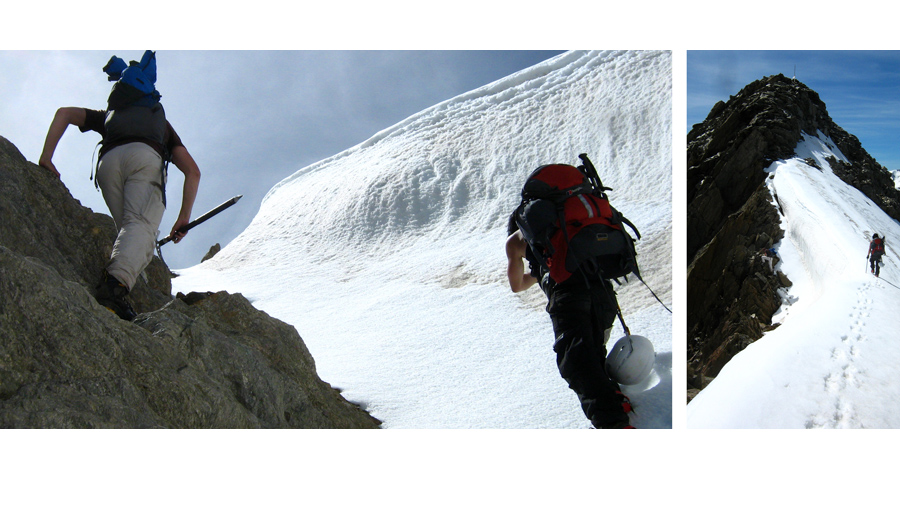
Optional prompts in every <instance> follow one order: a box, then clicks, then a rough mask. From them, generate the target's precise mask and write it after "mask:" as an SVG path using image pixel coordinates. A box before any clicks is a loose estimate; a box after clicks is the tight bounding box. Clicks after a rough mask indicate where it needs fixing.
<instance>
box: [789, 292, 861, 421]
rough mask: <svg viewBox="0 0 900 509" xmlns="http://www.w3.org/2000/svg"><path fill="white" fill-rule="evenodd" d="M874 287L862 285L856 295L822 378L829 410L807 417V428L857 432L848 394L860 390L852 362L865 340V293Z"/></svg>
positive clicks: (857, 419) (854, 363)
mask: <svg viewBox="0 0 900 509" xmlns="http://www.w3.org/2000/svg"><path fill="white" fill-rule="evenodd" d="M878 286H879V285H878V284H877V283H869V282H867V283H864V284H863V285H862V286H860V287H859V289H858V290H857V291H856V295H857V302H856V304H855V305H854V306H853V308H852V310H851V312H850V329H849V332H847V333H845V334H842V335H841V344H840V345H839V346H836V347H834V348H833V349H832V350H831V362H832V365H831V370H830V372H829V374H828V375H827V376H826V377H825V380H824V388H825V391H826V392H827V394H828V395H829V396H831V398H830V400H831V403H830V406H829V407H828V408H825V409H823V410H822V411H821V412H819V413H817V414H814V415H811V416H810V417H809V419H808V420H807V424H806V427H807V428H861V427H864V426H862V423H861V422H860V420H859V418H858V416H857V415H856V412H855V410H854V407H853V404H852V403H851V401H852V400H853V398H848V397H846V395H847V392H848V391H852V390H855V389H860V388H861V387H862V386H863V385H864V377H865V371H863V370H860V369H859V368H858V367H857V365H856V361H857V360H858V359H859V357H860V354H861V344H862V343H865V342H866V341H867V340H868V338H867V337H866V334H865V329H866V319H867V318H868V317H869V314H870V308H871V305H872V298H871V297H868V296H867V295H868V293H869V292H868V290H869V289H870V288H873V287H878Z"/></svg>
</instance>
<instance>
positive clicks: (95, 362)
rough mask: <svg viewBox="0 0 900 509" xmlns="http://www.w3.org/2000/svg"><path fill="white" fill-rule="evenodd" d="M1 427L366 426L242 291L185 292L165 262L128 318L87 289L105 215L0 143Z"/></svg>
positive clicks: (98, 260)
mask: <svg viewBox="0 0 900 509" xmlns="http://www.w3.org/2000/svg"><path fill="white" fill-rule="evenodd" d="M0 213H2V217H3V221H2V222H0V427H18V428H50V427H54V428H55V427H77V428H84V427H90V428H106V427H116V428H146V427H165V428H235V427H262V428H289V427H296V428H374V427H378V426H379V425H380V423H379V421H378V420H377V419H374V418H372V417H371V416H369V415H368V414H367V413H366V412H365V411H363V410H362V409H360V408H359V407H358V406H356V405H354V404H351V403H349V402H348V401H346V400H345V399H344V398H343V397H341V396H340V394H339V393H338V391H337V390H335V389H333V388H332V387H331V386H330V385H328V384H327V383H325V382H323V381H321V380H320V379H319V378H318V376H317V375H316V371H315V362H314V360H313V358H312V356H311V355H310V354H309V351H308V350H307V349H306V346H305V345H304V344H303V340H302V339H301V338H300V336H299V335H298V334H297V331H296V330H295V329H294V328H293V327H291V326H289V325H287V324H285V323H283V322H281V321H279V320H276V319H274V318H271V317H269V316H268V315H267V314H265V313H263V312H261V311H258V310H256V309H254V308H253V307H252V305H250V303H249V302H248V301H247V300H246V299H245V298H244V297H242V296H241V295H229V294H227V293H225V292H221V293H217V294H190V295H188V296H182V295H179V296H178V298H175V299H173V298H172V297H171V295H170V293H171V282H170V273H169V270H168V268H167V267H166V266H165V265H164V264H163V263H162V262H160V261H159V260H154V263H153V264H152V265H151V266H150V267H149V268H148V270H147V271H145V276H146V279H143V278H142V279H141V280H140V281H139V282H138V284H137V285H136V286H135V288H134V290H133V291H132V295H131V296H132V297H133V300H134V307H135V310H136V311H138V312H139V313H141V314H139V316H138V317H137V319H136V320H135V321H134V322H126V321H123V320H120V319H119V318H118V317H116V316H115V315H114V314H113V313H111V312H109V311H108V310H107V309H106V308H104V307H102V306H100V305H99V304H98V303H97V302H96V300H95V299H94V297H93V294H92V291H93V288H94V285H96V283H97V280H98V278H99V276H100V271H102V269H103V267H104V265H105V263H106V261H107V259H108V256H109V253H110V251H111V249H112V244H113V240H114V238H115V227H114V225H113V221H112V219H111V218H109V217H108V216H104V215H102V214H95V213H93V212H91V211H90V210H89V209H86V208H84V207H81V205H80V204H78V202H77V201H75V200H74V199H73V198H72V197H71V195H70V194H69V193H68V191H67V190H66V189H65V187H64V186H63V184H62V183H61V182H60V181H59V180H58V179H56V178H55V177H53V176H52V175H51V174H50V173H49V172H47V171H46V170H44V169H42V168H39V167H37V166H36V165H34V164H31V163H28V162H27V161H25V159H24V158H23V157H22V156H21V154H20V153H19V152H18V150H16V149H15V147H14V146H12V145H11V144H10V143H9V142H8V141H7V140H5V139H3V138H0Z"/></svg>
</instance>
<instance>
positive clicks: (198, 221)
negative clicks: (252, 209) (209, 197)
mask: <svg viewBox="0 0 900 509" xmlns="http://www.w3.org/2000/svg"><path fill="white" fill-rule="evenodd" d="M243 196H244V195H242V194H239V195H237V196H235V197H234V198H232V199H230V200H228V201H226V202H225V203H223V204H221V205H219V206H218V207H216V208H214V209H212V210H210V211H209V212H207V213H206V214H203V215H202V216H200V217H198V218H197V219H194V220H193V221H191V222H190V223H188V224H186V225H184V226H182V227H181V228H179V229H178V231H180V232H182V233H184V232H187V231H188V230H190V229H191V228H193V227H195V226H197V225H199V224H201V223H203V222H204V221H206V220H207V219H209V218H211V217H213V216H214V215H216V214H218V213H219V212H222V211H223V210H225V209H227V208H228V207H230V206H232V205H234V204H235V203H237V202H238V200H240V199H241V197H243ZM173 239H174V237H172V236H171V235H169V236H168V237H166V238H164V239H162V240H160V241H159V242H157V243H156V245H157V247H159V246H163V245H165V244H167V243H169V242H170V241H171V240H173Z"/></svg>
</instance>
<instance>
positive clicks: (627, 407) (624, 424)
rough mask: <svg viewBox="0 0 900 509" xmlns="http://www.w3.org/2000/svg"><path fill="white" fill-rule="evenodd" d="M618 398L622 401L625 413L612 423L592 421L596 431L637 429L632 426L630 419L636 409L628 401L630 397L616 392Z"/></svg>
mask: <svg viewBox="0 0 900 509" xmlns="http://www.w3.org/2000/svg"><path fill="white" fill-rule="evenodd" d="M616 396H618V397H619V399H620V401H621V405H622V412H623V413H622V414H621V416H620V417H619V418H616V419H615V420H612V421H606V422H593V421H592V422H591V424H593V426H594V428H595V429H635V427H634V426H632V425H631V423H630V422H629V419H628V414H630V413H633V412H634V407H632V406H631V400H630V399H628V396H626V395H624V394H622V391H616Z"/></svg>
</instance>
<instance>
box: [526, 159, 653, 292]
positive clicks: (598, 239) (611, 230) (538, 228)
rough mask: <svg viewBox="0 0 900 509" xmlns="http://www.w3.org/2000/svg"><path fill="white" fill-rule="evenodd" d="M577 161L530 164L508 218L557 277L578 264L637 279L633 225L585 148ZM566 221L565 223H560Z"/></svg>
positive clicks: (597, 272)
mask: <svg viewBox="0 0 900 509" xmlns="http://www.w3.org/2000/svg"><path fill="white" fill-rule="evenodd" d="M579 158H581V160H582V162H583V163H584V164H583V165H581V166H578V167H575V166H571V165H568V164H548V165H544V166H541V167H539V168H537V169H536V170H534V172H532V173H531V175H529V177H528V179H527V180H526V181H525V185H524V186H523V188H522V201H521V203H520V204H519V206H518V207H517V208H516V210H515V212H513V217H512V218H513V220H514V221H515V224H516V226H517V227H518V228H519V230H520V231H521V232H522V236H523V238H524V239H525V241H526V242H527V243H528V246H529V248H530V249H531V252H532V253H533V254H534V256H535V257H536V258H537V259H538V261H539V262H540V264H541V266H542V268H543V269H544V271H545V272H547V273H549V275H550V278H551V279H552V280H553V281H554V282H556V283H562V282H563V281H565V280H566V279H568V278H569V277H570V276H571V275H572V274H573V273H574V272H576V271H577V270H579V269H581V270H582V272H584V273H585V274H586V275H596V276H600V277H602V278H603V279H613V280H616V281H617V282H618V278H620V277H625V278H626V280H627V276H628V274H634V275H635V276H637V277H638V278H639V279H640V271H639V268H638V265H637V255H636V253H635V249H634V239H633V238H631V236H630V235H629V234H628V233H627V232H626V231H625V229H624V227H623V225H628V226H629V227H630V228H631V229H632V230H633V231H634V233H635V235H637V238H638V239H640V238H641V235H640V232H638V230H637V228H636V227H635V226H634V225H633V224H632V223H631V221H629V220H628V219H627V218H625V216H623V215H622V214H621V213H620V212H619V211H618V210H616V209H615V208H613V207H612V206H611V205H610V204H609V199H608V197H607V196H606V191H611V190H612V189H610V188H607V187H603V184H602V182H601V181H600V178H599V176H598V175H597V170H596V169H595V168H594V165H593V164H592V163H591V161H590V160H589V159H588V158H587V155H586V154H581V155H579ZM561 225H565V227H564V228H563V227H561Z"/></svg>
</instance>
